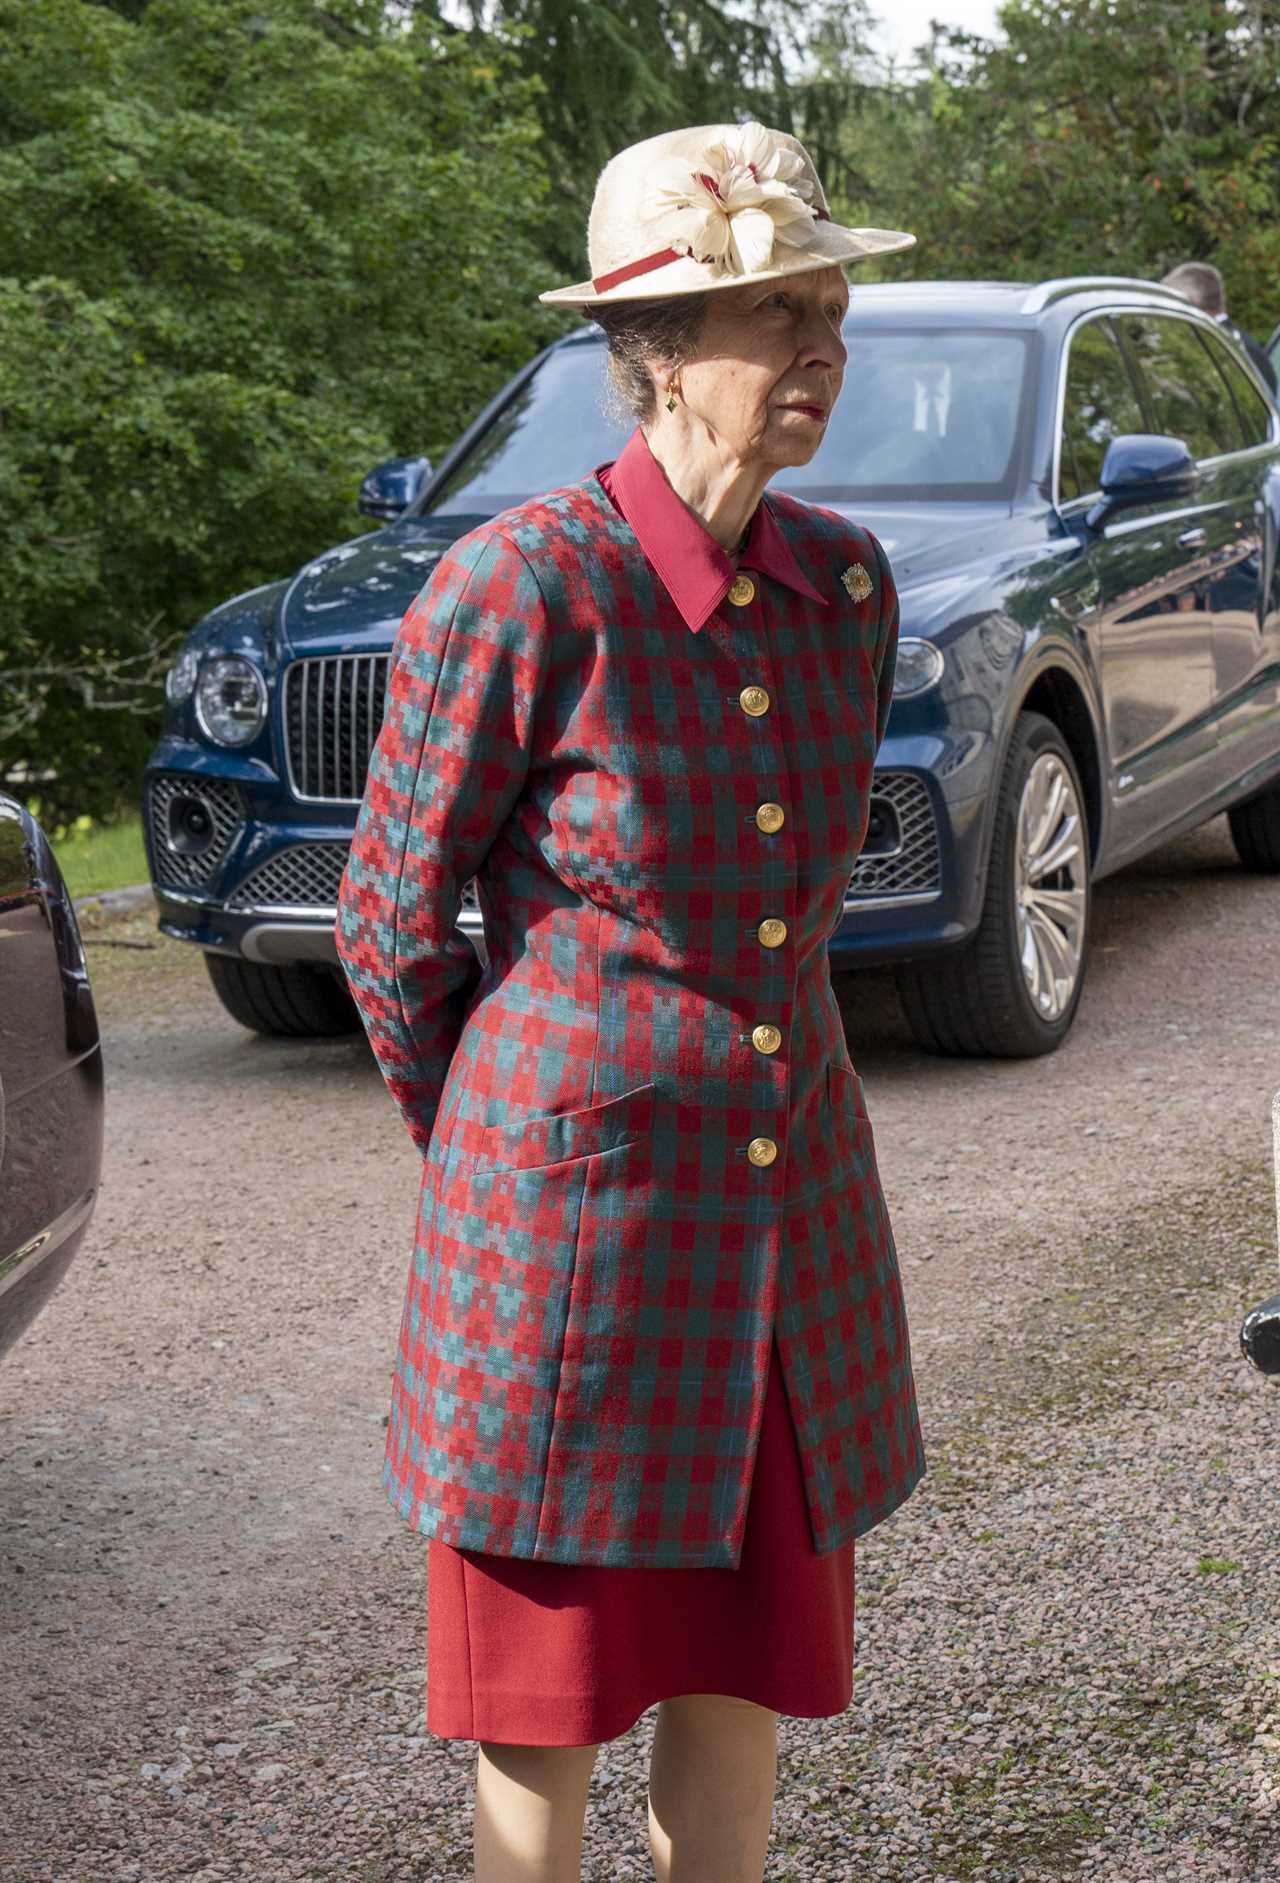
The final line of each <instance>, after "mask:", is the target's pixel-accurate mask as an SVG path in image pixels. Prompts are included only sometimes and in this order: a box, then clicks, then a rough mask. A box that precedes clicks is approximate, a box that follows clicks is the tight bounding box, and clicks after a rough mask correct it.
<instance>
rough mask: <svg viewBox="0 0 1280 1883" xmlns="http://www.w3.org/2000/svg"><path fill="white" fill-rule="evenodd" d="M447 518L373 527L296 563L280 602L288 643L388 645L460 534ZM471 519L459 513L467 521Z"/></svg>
mask: <svg viewBox="0 0 1280 1883" xmlns="http://www.w3.org/2000/svg"><path fill="white" fill-rule="evenodd" d="M451 521H452V519H450V518H444V517H442V518H440V519H439V520H438V521H437V522H436V523H435V524H434V525H433V526H432V525H429V524H428V523H427V521H426V520H423V521H419V520H418V519H417V518H411V519H409V520H407V521H403V522H397V523H392V524H390V525H389V526H388V527H387V528H386V529H382V530H370V531H369V532H368V533H367V534H366V535H364V536H356V537H353V538H352V540H351V541H350V542H347V543H339V544H338V546H337V548H336V549H326V550H325V552H324V554H323V555H321V556H317V557H316V558H315V560H314V561H312V562H308V563H306V564H305V565H304V566H303V567H302V568H301V569H299V571H298V573H297V575H296V576H294V578H293V580H292V582H290V583H289V585H288V587H287V588H286V590H285V592H284V595H283V598H282V600H281V603H280V614H279V623H280V631H281V633H282V635H283V636H284V639H285V640H286V641H287V642H288V643H289V644H290V645H291V646H293V647H295V648H296V647H299V646H302V645H303V644H307V643H310V642H313V641H323V642H324V643H325V645H326V648H329V649H333V650H334V651H339V652H341V651H343V650H347V649H359V648H364V647H368V646H375V645H376V646H379V647H382V646H389V645H390V643H391V642H392V641H393V640H394V638H395V633H396V629H397V628H398V627H399V625H400V623H401V621H402V620H403V619H404V616H405V613H406V611H407V609H408V608H409V605H410V603H411V602H412V601H413V599H414V597H415V596H416V595H417V594H418V592H419V591H420V589H421V588H422V587H423V585H424V583H425V582H426V581H427V580H428V579H429V577H430V575H431V571H432V569H433V568H434V567H435V565H436V563H437V562H438V561H439V560H440V557H441V556H442V555H443V553H444V551H445V550H446V549H447V548H448V546H449V544H450V542H452V541H453V539H454V537H455V536H456V535H457V534H458V532H457V531H456V530H451V528H450V523H451ZM472 521H473V519H468V518H460V519H459V522H460V523H461V524H462V525H463V526H464V527H466V528H469V527H470V526H471V523H472Z"/></svg>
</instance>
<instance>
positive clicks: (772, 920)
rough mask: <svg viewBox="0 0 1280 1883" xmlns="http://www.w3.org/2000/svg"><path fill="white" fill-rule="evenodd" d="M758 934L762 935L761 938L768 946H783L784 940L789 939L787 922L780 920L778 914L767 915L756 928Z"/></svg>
mask: <svg viewBox="0 0 1280 1883" xmlns="http://www.w3.org/2000/svg"><path fill="white" fill-rule="evenodd" d="M756 934H757V935H758V936H759V937H760V940H761V941H762V942H763V944H764V946H765V947H766V948H781V946H782V944H783V942H784V941H785V940H786V939H787V925H786V923H785V922H782V921H780V920H779V919H778V917H777V916H776V915H766V917H765V918H764V921H763V922H762V923H761V924H760V926H759V928H758V929H757V930H756Z"/></svg>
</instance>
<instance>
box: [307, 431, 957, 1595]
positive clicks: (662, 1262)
mask: <svg viewBox="0 0 1280 1883" xmlns="http://www.w3.org/2000/svg"><path fill="white" fill-rule="evenodd" d="M744 578H745V579H744ZM897 633H898V605H897V596H896V593H895V589H894V584H893V578H892V575H891V572H890V569H889V565H888V563H887V561H886V559H885V556H884V552H883V551H882V549H881V548H880V545H879V543H878V542H877V540H876V539H875V537H874V536H872V535H871V534H869V532H867V531H866V530H862V529H859V528H857V527H855V526H854V525H853V524H851V523H849V522H848V521H847V520H846V519H845V518H843V517H840V516H837V515H835V514H834V513H832V512H830V511H827V510H823V509H818V508H814V507H812V506H810V505H808V504H804V503H800V502H797V501H796V500H794V499H792V498H790V497H787V496H784V495H781V494H776V493H766V494H765V496H764V497H763V498H762V499H761V502H760V504H759V505H758V506H757V509H756V512H755V516H754V519H753V523H752V528H751V533H750V536H749V539H748V544H747V548H746V550H745V551H744V552H743V554H742V556H741V558H740V569H739V571H737V572H735V569H734V566H733V564H732V563H731V562H730V560H729V558H728V557H727V556H726V555H725V554H724V552H723V551H722V550H721V549H720V547H719V545H718V544H717V543H716V542H715V540H714V538H713V537H712V536H711V535H710V533H709V532H708V531H707V530H705V529H704V528H703V526H702V525H701V524H700V522H699V521H698V520H697V518H696V517H694V515H693V514H692V512H691V511H689V510H688V509H687V508H686V507H685V505H684V504H683V503H681V502H680V500H679V499H678V498H677V497H676V496H675V494H674V492H673V491H672V490H671V488H670V486H669V484H668V483H667V480H666V477H665V475H664V474H663V472H662V470H661V468H660V467H659V466H658V465H657V463H656V462H655V460H654V459H653V457H652V455H651V453H650V451H649V448H648V445H647V443H646V441H645V439H644V436H643V434H642V433H641V432H639V431H637V432H636V433H635V434H634V435H633V437H632V438H631V440H630V442H629V443H628V445H627V446H626V448H625V449H624V451H623V452H622V453H621V455H620V456H619V458H618V460H617V462H616V463H615V464H614V465H612V466H611V467H610V466H606V467H602V468H601V469H600V470H598V471H597V472H594V473H593V474H592V475H591V476H589V477H586V478H584V479H583V480H582V481H581V482H580V483H576V484H571V485H569V486H567V487H565V488H563V489H560V490H556V491H553V492H551V493H550V495H548V496H545V497H538V498H535V499H532V500H531V501H529V502H527V503H523V504H520V505H518V506H517V507H515V508H514V509H510V510H507V511H505V512H503V513H502V514H501V515H499V516H496V517H494V518H493V519H492V520H491V521H490V522H488V523H486V524H484V525H483V526H482V527H480V528H478V529H476V530H473V531H472V532H471V533H470V534H468V535H466V536H463V537H462V538H461V539H460V540H458V541H457V542H456V543H454V544H453V545H452V547H451V548H450V549H449V550H448V552H447V553H446V554H445V555H444V556H443V557H442V559H441V560H440V562H439V563H438V564H437V566H436V568H435V570H434V571H433V573H432V576H431V579H430V580H429V581H428V583H427V584H426V587H425V588H424V589H423V591H422V593H421V594H420V595H419V597H418V599H417V600H416V601H415V602H414V604H413V606H412V607H411V608H410V610H409V612H408V614H407V615H406V616H405V619H404V621H403V623H402V625H401V628H400V631H399V634H398V636H397V639H396V644H395V649H394V655H393V661H392V667H391V673H390V677H389V681H388V691H387V703H386V711H385V716H384V719H383V724H382V729H381V733H380V735H379V737H378V740H377V743H376V746H375V749H374V752H373V756H372V759H371V762H370V766H369V773H368V780H367V784H366V788H365V794H364V800H363V803H362V805H361V808H360V812H359V816H358V821H357V826H356V831H355V836H354V840H353V842H352V846H351V853H350V857H349V860H348V863H347V866H346V870H345V873H344V876H343V881H342V886H341V890H340V895H339V907H338V918H337V929H336V935H337V944H338V951H339V957H340V960H341V962H342V966H343V969H344V971H345V974H346V977H347V980H348V983H349V985H350V988H351V992H352V994H353V996H354V998H355V1000H356V1003H357V1005H358V1007H359V1010H360V1013H361V1016H362V1018H363V1022H364V1026H365V1029H366V1031H367V1033H368V1036H369V1040H370V1042H371V1044H372V1047H373V1051H374V1053H375V1055H376V1057H377V1061H378V1064H379V1066H380V1068H381V1070H382V1073H383V1075H384V1077H385V1079H386V1082H387V1084H388V1086H389V1088H390V1090H391V1093H392V1095H393V1097H394V1099H395V1101H396V1103H397V1105H398V1106H399V1108H400V1111H401V1113H402V1114H403V1117H404V1120H405V1122H406V1123H407V1125H408V1128H409V1130H410V1132H411V1133H412V1136H413V1139H414V1142H415V1143H416V1145H417V1146H418V1148H419V1150H420V1151H421V1153H422V1157H423V1171H422V1189H421V1200H420V1206H419V1210H418V1216H417V1223H416V1230H415V1236H414V1246H413V1254H412V1261H411V1265H410V1273H409V1279H408V1287H407V1292H406V1297H405V1305H404V1315H403V1321H402V1325H401V1330H400V1340H399V1350H398V1355H397V1360H396V1366H395V1375H394V1384H393V1399H392V1411H391V1418H390V1424H389V1429H388V1437H387V1454H386V1464H385V1469H384V1482H385V1484H386V1487H387V1490H388V1494H389V1496H390V1497H391V1500H392V1502H393V1503H394V1505H395V1507H396V1509H397V1510H398V1511H399V1512H400V1513H401V1514H402V1516H404V1517H405V1518H406V1519H407V1520H408V1521H409V1522H410V1523H411V1524H412V1525H414V1526H415V1528H416V1529H417V1530H418V1531H420V1532H421V1533H422V1534H424V1535H427V1536H432V1537H435V1538H438V1539H439V1540H440V1541H442V1542H444V1543H449V1544H452V1545H454V1546H455V1547H458V1548H466V1549H472V1550H482V1551H487V1552H489V1553H491V1554H494V1555H498V1556H517V1557H532V1558H536V1559H544V1560H547V1561H553V1562H565V1563H601V1564H610V1563H612V1564H618V1565H621V1566H628V1565H651V1566H656V1567H662V1566H668V1567H671V1568H678V1567H715V1566H721V1567H726V1568H734V1567H736V1566H737V1565H738V1562H739V1558H740V1553H741V1546H742V1537H743V1526H744V1522H745V1518H746V1510H747V1500H748V1496H749V1493H750V1489H751V1478H752V1466H753V1462H754V1458H755V1452H756V1446H757V1443H758V1440H759V1436H760V1422H761V1413H762V1409H763V1403H764V1395H765V1388H766V1384H767V1381H768V1372H769V1352H770V1342H771V1340H772V1339H773V1337H774V1335H775V1332H776V1337H777V1341H778V1348H779V1355H780V1359H781V1363H782V1370H783V1374H784V1377H785V1380H786V1388H787V1396H788V1400H789V1403H790V1408H791V1414H792V1418H793V1423H794V1427H795V1432H796V1437H797V1440H798V1444H799V1451H800V1456H801V1460H802V1463H803V1470H804V1484H805V1491H806V1496H807V1501H808V1509H809V1515H810V1520H811V1525H812V1533H813V1544H814V1548H815V1549H816V1550H817V1551H819V1552H826V1551H829V1550H832V1549H835V1548H836V1547H837V1546H839V1545H840V1544H842V1543H844V1542H846V1541H847V1540H848V1539H850V1538H851V1537H855V1536H859V1535H861V1534H863V1533H864V1532H865V1531H867V1530H869V1529H870V1528H871V1527H872V1525H874V1524H876V1523H878V1522H879V1521H880V1520H881V1519H883V1518H884V1517H886V1516H887V1515H888V1514H889V1513H890V1512H891V1511H892V1510H894V1509H895V1508H896V1507H897V1505H899V1504H900V1503H901V1502H902V1501H903V1500H904V1499H905V1498H906V1497H907V1496H908V1495H909V1493H910V1492H911V1490H912V1489H913V1487H914V1486H915V1484H916V1483H917V1482H918V1480H919V1479H920V1477H921V1476H922V1474H923V1472H924V1469H925V1459H924V1449H923V1444H922V1440H921V1433H920V1426H919V1419H918V1415H917V1407H916V1397H915V1387H914V1381H913V1377H912V1371H911V1356H910V1348H909V1342H908V1331H907V1320H906V1313H905V1308H904V1303H903V1296H902V1286H901V1280H900V1276H899V1270H898V1262H897V1256H896V1253H895V1249H894V1242H893V1234H892V1230H891V1227H890V1223H889V1217H888V1214H887V1211H886V1208H885V1202H884V1197H883V1194H882V1191H881V1186H880V1179H879V1175H878V1172H877V1168H876V1154H875V1145H874V1140H873V1137H872V1129H871V1123H870V1120H869V1119H868V1117H867V1111H866V1106H865V1104H864V1100H863V1091H862V1082H861V1080H860V1079H859V1077H858V1075H857V1073H856V1072H855V1070H854V1068H853V1066H852V1064H851V1062H850V1058H849V1053H848V1048H847V1046H846V1043H845V1036H844V1031H843V1027H842V1024H841V1019H840V1014H839V1011H838V1009H837V1006H836V1001H835V996H834V994H833V991H832V986H831V976H830V968H829V962H828V955H827V940H828V937H829V936H830V934H831V932H832V930H833V929H834V928H835V926H836V924H837V922H838V921H839V920H840V917H841V913H842V905H843V898H844V893H845V889H846V886H847V884H848V882H849V877H850V874H851V872H852V870H853V866H854V861H855V859H856V857H857V855H858V850H859V847H860V845H861V843H862V840H863V836H864V834H865V830H866V824H867V815H868V798H869V792H870V786H871V775H872V765H873V761H874V759H875V755H876V751H877V748H878V746H879V744H880V740H881V738H882V737H883V734H884V729H885V721H886V719H887V716H888V711H889V703H890V698H891V695H892V690H893V671H894V662H895V657H896V649H897ZM472 877H474V878H475V881H476V886H477V892H478V896H479V902H480V908H481V912H482V914H483V917H484V925H485V934H486V940H487V945H488V957H489V958H488V963H487V965H486V966H485V967H484V968H483V969H482V968H481V966H480V963H479V960H478V958H477V956H476V953H475V951H474V950H473V948H472V947H471V944H470V943H469V942H468V941H467V940H466V938H465V937H464V936H463V935H462V933H461V931H460V930H459V929H458V928H457V927H456V922H457V917H458V912H459V907H460V895H461V891H462V889H463V886H464V885H465V884H466V883H467V881H468V880H469V879H470V878H472Z"/></svg>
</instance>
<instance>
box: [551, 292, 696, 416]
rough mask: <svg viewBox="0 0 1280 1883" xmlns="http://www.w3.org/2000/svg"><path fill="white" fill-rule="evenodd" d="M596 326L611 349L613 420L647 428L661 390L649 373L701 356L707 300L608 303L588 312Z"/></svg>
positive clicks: (689, 296)
mask: <svg viewBox="0 0 1280 1883" xmlns="http://www.w3.org/2000/svg"><path fill="white" fill-rule="evenodd" d="M582 311H583V314H584V315H585V316H586V318H587V319H588V320H593V321H595V323H596V325H597V326H598V327H600V328H601V329H602V331H603V333H604V337H605V340H606V341H607V343H608V347H609V387H608V393H607V395H606V403H607V404H608V405H609V406H610V407H612V408H614V409H613V410H612V411H611V414H610V415H611V416H612V417H614V418H616V419H619V420H621V421H623V422H625V421H626V420H627V419H638V420H639V421H640V423H641V424H642V425H644V424H647V423H648V421H649V420H650V419H651V418H652V417H653V415H654V413H655V412H656V411H657V409H658V394H657V388H656V387H655V385H654V383H653V376H652V374H651V373H650V371H649V366H648V362H649V361H650V360H653V361H655V362H658V363H660V364H662V365H663V366H667V367H670V368H671V369H672V370H673V371H676V372H678V371H679V369H680V368H681V367H682V366H683V365H685V364H686V362H687V361H688V360H690V359H691V358H692V357H693V355H694V353H695V352H696V350H697V345H698V341H699V338H700V337H701V334H702V323H703V320H704V319H705V317H706V311H707V297H706V295H705V294H676V295H669V296H668V297H667V298H666V299H665V300H661V301H608V302H605V303H603V304H602V305H600V306H597V307H585V308H583V310H582Z"/></svg>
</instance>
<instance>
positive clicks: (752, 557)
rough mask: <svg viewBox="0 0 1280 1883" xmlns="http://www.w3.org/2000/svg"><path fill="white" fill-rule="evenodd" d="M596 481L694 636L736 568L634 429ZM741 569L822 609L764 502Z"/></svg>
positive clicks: (757, 511)
mask: <svg viewBox="0 0 1280 1883" xmlns="http://www.w3.org/2000/svg"><path fill="white" fill-rule="evenodd" d="M595 474H596V477H597V478H598V479H599V481H600V483H601V485H602V486H603V488H604V491H605V494H606V496H607V497H608V499H609V501H610V503H611V504H612V505H613V507H614V509H615V510H616V511H617V512H618V513H619V515H620V516H621V517H622V518H623V520H624V521H625V522H626V523H628V524H630V526H631V528H632V529H633V530H634V532H635V535H636V538H637V540H638V542H639V544H640V547H641V549H642V550H643V551H644V553H645V555H646V556H647V557H648V559H649V561H650V562H651V563H652V564H653V566H654V568H655V569H656V570H657V572H658V574H659V575H660V576H661V578H662V581H663V584H664V586H665V587H666V589H667V592H668V594H669V595H670V596H671V599H672V601H673V602H674V603H675V605H676V607H677V608H678V609H679V610H680V613H681V615H682V616H683V617H684V620H685V623H686V625H687V626H688V627H689V628H691V629H692V630H693V631H694V633H695V634H696V633H697V631H698V629H699V628H701V627H702V626H703V625H704V624H705V623H706V621H707V620H708V619H709V617H710V616H711V615H713V614H714V613H715V611H716V609H717V608H718V607H719V606H720V604H721V602H722V601H723V600H724V598H725V596H726V594H727V593H728V591H729V585H730V583H731V582H732V581H733V578H734V576H735V575H736V574H737V569H736V568H735V567H734V565H733V563H732V562H731V561H730V560H729V557H728V556H727V555H726V554H725V552H724V550H723V549H722V548H721V547H720V545H719V543H718V542H717V541H716V539H715V537H714V536H713V535H712V534H711V532H710V530H708V529H707V528H706V526H705V525H704V524H702V523H700V522H699V521H698V518H697V517H696V516H694V514H693V512H692V510H690V509H689V508H688V507H687V506H686V505H685V504H683V503H682V502H681V501H680V499H679V497H677V496H676V494H675V492H674V491H673V490H672V488H671V486H670V484H669V483H668V482H667V477H666V473H665V471H664V470H663V469H662V466H661V465H660V464H659V463H658V461H657V459H656V458H655V457H654V455H653V453H652V452H651V451H650V449H649V441H648V439H647V438H646V437H645V435H644V433H643V431H641V430H640V428H639V426H637V427H636V429H635V431H634V432H633V433H632V434H631V437H630V438H629V439H628V440H627V442H626V444H625V445H624V446H623V448H622V450H621V452H620V453H619V454H618V456H617V457H616V458H615V459H614V460H613V462H612V463H610V464H603V465H600V466H599V467H598V468H597V470H596V473H595ZM738 562H739V565H740V566H741V567H742V568H751V569H755V570H758V571H759V573H760V574H761V575H767V576H769V577H771V578H772V579H773V580H774V581H775V582H782V583H784V584H785V586H786V587H787V588H791V589H795V591H796V592H797V594H800V595H806V596H808V598H809V599H810V600H811V601H815V602H817V603H819V604H820V605H821V606H822V607H824V608H825V607H826V606H827V605H828V604H827V600H826V597H825V596H823V595H820V594H819V593H818V591H817V589H816V588H814V586H813V584H812V582H810V581H809V580H808V579H807V578H806V577H805V576H804V575H803V574H802V573H801V570H800V565H799V563H797V561H796V559H795V557H794V556H793V555H792V553H791V549H790V547H789V546H788V543H787V540H786V537H785V536H784V535H783V533H782V530H781V529H780V527H779V525H778V522H777V519H776V518H775V517H774V515H773V513H772V511H771V510H770V509H769V506H768V504H767V503H766V502H765V501H764V500H763V499H762V500H761V501H760V502H759V503H758V504H757V505H756V508H755V514H754V516H753V517H752V519H751V533H750V535H749V536H748V537H747V546H746V548H745V549H744V550H743V552H742V554H741V556H740V557H739V558H738Z"/></svg>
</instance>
